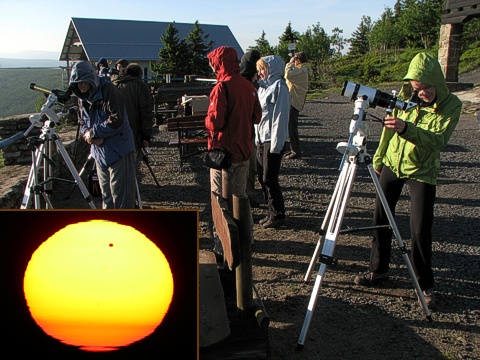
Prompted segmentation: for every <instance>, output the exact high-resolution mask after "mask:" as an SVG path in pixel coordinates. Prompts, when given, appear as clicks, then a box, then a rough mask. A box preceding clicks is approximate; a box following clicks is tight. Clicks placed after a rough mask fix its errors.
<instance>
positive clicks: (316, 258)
mask: <svg viewBox="0 0 480 360" xmlns="http://www.w3.org/2000/svg"><path fill="white" fill-rule="evenodd" d="M342 96H346V97H348V98H350V100H352V101H354V112H353V116H352V118H351V121H350V134H349V138H348V141H347V142H340V143H338V144H337V150H338V151H339V152H340V153H341V154H343V158H342V162H341V165H340V168H339V170H341V172H340V176H339V178H338V181H337V184H336V186H335V190H334V192H333V196H332V198H331V201H330V203H329V205H328V208H327V213H326V215H325V218H324V220H323V223H322V228H321V230H320V238H319V240H318V242H317V245H316V248H315V251H314V254H313V256H312V259H311V261H310V264H309V267H308V270H307V273H306V275H305V278H304V281H305V282H308V280H309V279H310V277H311V274H312V272H313V267H314V266H315V265H316V263H317V262H319V263H320V267H319V270H318V272H317V276H316V278H315V284H314V286H313V291H312V294H311V297H310V301H309V303H308V307H307V313H306V315H305V320H304V323H303V326H302V330H301V333H300V336H299V339H298V342H297V350H302V349H303V346H304V344H305V339H306V337H307V333H308V329H309V327H310V323H311V320H312V317H313V312H314V310H315V306H316V303H317V300H318V297H319V296H318V293H319V291H320V287H321V285H322V282H323V280H324V278H325V273H326V270H327V267H328V266H330V265H332V264H334V263H335V262H336V259H334V257H333V253H334V250H335V245H336V241H337V239H338V236H339V235H340V233H341V232H342V229H341V227H342V223H343V219H344V215H345V211H346V208H347V205H348V200H349V197H350V193H351V190H352V187H353V184H354V180H355V175H356V172H357V168H358V165H359V164H361V163H363V164H366V165H367V169H368V172H369V174H370V177H371V178H372V180H373V183H374V186H375V190H376V192H377V194H378V197H379V198H380V200H381V203H382V205H383V207H384V210H385V212H386V214H387V217H388V220H389V225H387V226H388V227H389V228H391V229H392V231H393V234H394V236H395V238H396V240H397V245H398V247H399V249H400V251H401V253H402V255H403V258H404V260H405V262H406V265H407V268H408V272H409V274H410V276H411V278H412V281H413V284H414V287H415V290H416V293H417V295H418V298H419V299H420V302H421V305H422V308H423V310H424V312H425V314H426V317H427V319H428V320H429V321H431V320H432V319H431V315H430V311H429V309H428V307H427V304H426V302H425V297H424V295H423V292H422V290H421V288H420V285H419V283H418V280H417V277H416V275H415V272H414V269H413V266H412V265H411V262H410V259H409V257H408V254H407V252H408V251H407V249H406V247H405V245H404V244H403V241H402V238H401V236H400V232H399V231H398V228H397V225H396V224H395V220H394V217H393V215H392V212H391V211H390V208H389V206H388V203H387V200H386V198H385V195H384V193H383V190H382V188H381V185H380V180H379V179H378V177H377V175H376V173H375V170H374V169H373V165H372V159H371V157H370V155H369V154H368V153H367V151H366V145H367V139H368V136H369V128H368V125H367V123H366V121H365V120H366V115H367V113H366V110H367V108H368V107H371V108H375V107H376V106H380V107H383V108H386V111H387V113H391V112H392V111H393V109H400V110H404V111H409V110H411V109H413V108H414V107H416V106H417V99H418V93H414V94H413V96H412V98H410V99H409V100H408V101H403V100H400V99H398V98H397V96H396V92H392V94H388V93H385V92H382V91H380V90H375V89H371V88H369V87H366V86H363V85H360V84H357V83H352V82H349V81H346V82H345V84H344V87H343V90H342ZM376 119H378V118H376ZM378 120H379V121H380V122H383V120H382V119H378ZM365 229H366V228H363V229H362V230H365ZM357 230H360V229H357Z"/></svg>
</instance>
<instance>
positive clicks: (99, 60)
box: [97, 58, 108, 70]
mask: <svg viewBox="0 0 480 360" xmlns="http://www.w3.org/2000/svg"><path fill="white" fill-rule="evenodd" d="M99 65H103V67H106V68H108V61H107V59H105V58H100V59H98V62H97V70H100V66H99Z"/></svg>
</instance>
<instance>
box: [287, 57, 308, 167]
mask: <svg viewBox="0 0 480 360" xmlns="http://www.w3.org/2000/svg"><path fill="white" fill-rule="evenodd" d="M306 62H307V55H306V54H305V53H304V52H303V51H299V52H297V53H296V54H295V55H294V56H293V57H292V58H291V59H290V62H289V63H288V64H287V65H286V66H285V80H286V82H287V86H288V90H289V92H290V114H289V121H288V136H289V138H290V152H288V153H287V154H286V155H285V158H287V159H298V158H300V157H301V156H302V152H301V150H300V138H299V135H298V115H299V113H300V111H302V109H303V105H304V104H305V98H306V96H307V90H308V78H309V76H310V73H311V69H310V67H309V66H308V65H307V64H306Z"/></svg>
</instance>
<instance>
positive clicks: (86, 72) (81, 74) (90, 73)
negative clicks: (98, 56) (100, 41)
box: [70, 61, 99, 96]
mask: <svg viewBox="0 0 480 360" xmlns="http://www.w3.org/2000/svg"><path fill="white" fill-rule="evenodd" d="M80 82H87V83H89V84H90V86H91V88H92V89H91V91H90V92H89V96H90V95H91V94H93V93H95V91H96V90H97V88H98V85H99V79H98V75H97V73H96V72H95V70H94V69H93V67H92V65H90V63H89V62H87V61H79V62H77V63H76V64H75V65H74V66H73V68H72V74H71V75H70V84H73V85H75V84H78V83H80ZM75 88H77V86H76V85H75Z"/></svg>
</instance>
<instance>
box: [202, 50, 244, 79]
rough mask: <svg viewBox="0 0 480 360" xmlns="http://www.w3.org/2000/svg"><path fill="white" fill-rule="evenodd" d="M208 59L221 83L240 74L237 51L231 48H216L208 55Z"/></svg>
mask: <svg viewBox="0 0 480 360" xmlns="http://www.w3.org/2000/svg"><path fill="white" fill-rule="evenodd" d="M207 58H208V60H209V61H210V65H212V67H213V70H214V71H215V76H216V77H217V80H219V81H222V80H224V79H225V78H226V77H230V76H232V75H234V74H240V66H239V65H238V54H237V51H236V50H235V49H234V48H232V47H230V46H220V47H218V48H216V49H215V50H213V51H211V52H210V53H209V54H208V55H207Z"/></svg>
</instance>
